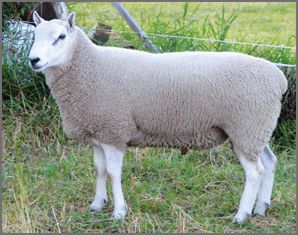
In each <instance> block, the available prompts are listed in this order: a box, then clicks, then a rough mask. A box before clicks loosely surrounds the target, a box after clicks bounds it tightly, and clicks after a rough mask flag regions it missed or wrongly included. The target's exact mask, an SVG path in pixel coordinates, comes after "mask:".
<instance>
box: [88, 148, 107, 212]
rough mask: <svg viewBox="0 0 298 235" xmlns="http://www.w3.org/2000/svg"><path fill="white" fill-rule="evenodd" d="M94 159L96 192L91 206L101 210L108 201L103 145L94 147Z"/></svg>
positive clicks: (93, 208)
mask: <svg viewBox="0 0 298 235" xmlns="http://www.w3.org/2000/svg"><path fill="white" fill-rule="evenodd" d="M93 159H94V167H95V172H96V194H95V199H94V201H93V202H92V204H91V206H90V211H92V212H94V211H99V210H101V209H102V208H103V207H104V205H105V203H106V202H107V187H106V181H107V167H106V159H105V154H104V151H103V149H102V147H101V146H99V145H98V146H94V147H93Z"/></svg>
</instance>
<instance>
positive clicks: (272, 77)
mask: <svg viewBox="0 0 298 235" xmlns="http://www.w3.org/2000/svg"><path fill="white" fill-rule="evenodd" d="M72 37H75V42H74V44H73V46H72V52H71V53H69V56H68V61H67V62H66V63H65V64H64V65H62V66H60V67H52V68H47V69H46V70H45V71H44V72H45V75H46V81H47V84H48V85H49V87H50V88H51V91H52V94H53V96H54V97H55V99H56V101H57V103H58V106H59V109H60V112H61V116H62V121H63V129H64V131H65V132H66V134H67V135H68V137H70V138H73V139H76V140H79V141H85V142H88V143H91V144H92V139H95V140H96V141H98V142H100V143H105V144H111V145H115V146H118V147H123V146H140V147H145V146H152V147H172V148H185V147H186V148H192V149H207V148H211V147H214V146H217V145H220V144H222V143H223V142H224V141H225V140H226V139H227V138H229V139H230V140H231V142H232V144H233V145H237V146H238V147H239V148H241V149H242V150H243V151H244V152H245V153H247V154H248V155H249V156H250V158H251V159H252V160H253V159H256V158H258V156H259V155H260V153H261V152H262V151H263V149H264V147H265V145H266V144H267V143H268V142H269V140H270V138H271V135H272V132H273V130H274V129H275V127H276V124H277V119H278V117H279V115H280V109H281V102H280V101H281V98H282V95H283V94H284V93H285V91H286V89H287V80H286V79H285V77H284V75H283V73H282V72H281V71H280V70H279V69H278V68H277V67H276V66H275V65H274V64H272V63H271V62H269V61H266V60H264V59H260V58H255V57H252V56H248V55H244V54H240V53H231V52H178V53H163V54H151V53H148V52H142V51H136V50H130V49H123V48H114V47H101V46H96V45H94V44H93V43H92V42H91V41H90V40H89V39H88V38H87V36H86V35H85V33H84V32H83V31H82V30H81V29H79V28H78V27H75V30H74V32H73V33H72Z"/></svg>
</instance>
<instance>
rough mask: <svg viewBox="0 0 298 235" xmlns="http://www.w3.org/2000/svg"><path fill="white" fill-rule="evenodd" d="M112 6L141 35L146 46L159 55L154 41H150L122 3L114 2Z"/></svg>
mask: <svg viewBox="0 0 298 235" xmlns="http://www.w3.org/2000/svg"><path fill="white" fill-rule="evenodd" d="M112 5H113V6H114V7H115V9H116V10H117V11H118V12H119V13H120V15H121V16H122V17H123V18H124V19H125V21H126V23H127V24H128V25H129V26H130V27H131V28H132V29H133V30H134V31H135V32H136V33H137V34H138V35H139V37H140V39H141V40H142V41H143V43H144V44H145V46H146V47H147V48H148V49H149V50H150V51H151V52H154V53H158V52H159V50H158V49H157V48H156V47H155V46H154V44H153V43H152V41H150V40H149V38H148V36H147V35H146V34H145V32H144V31H143V30H142V28H141V27H140V26H139V25H138V23H137V22H136V21H135V20H134V19H133V17H132V16H131V15H130V13H129V12H128V11H127V10H126V9H125V8H124V7H123V5H122V4H121V3H120V2H112Z"/></svg>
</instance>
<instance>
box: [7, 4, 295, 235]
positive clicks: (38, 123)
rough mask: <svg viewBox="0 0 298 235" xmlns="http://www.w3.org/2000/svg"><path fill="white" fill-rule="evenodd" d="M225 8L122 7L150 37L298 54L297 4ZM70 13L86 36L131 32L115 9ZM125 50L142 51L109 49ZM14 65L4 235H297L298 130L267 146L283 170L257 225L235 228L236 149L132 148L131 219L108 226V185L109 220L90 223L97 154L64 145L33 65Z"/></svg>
mask: <svg viewBox="0 0 298 235" xmlns="http://www.w3.org/2000/svg"><path fill="white" fill-rule="evenodd" d="M222 6H223V4H222V3H200V4H199V3H189V4H188V5H186V4H184V3H175V4H174V3H171V4H168V3H125V7H127V9H128V10H130V11H131V12H132V14H133V16H135V18H136V20H137V21H138V22H139V23H140V24H141V25H142V27H143V28H144V29H145V31H146V32H151V33H162V34H177V35H185V36H193V37H199V36H204V37H209V36H210V37H215V38H220V37H223V39H228V40H243V41H248V42H259V43H273V44H276V45H277V44H284V45H288V46H294V45H295V41H296V33H295V9H294V8H295V3H229V4H225V5H224V6H225V13H224V14H222V13H223V7H222ZM197 7H198V9H196V8H197ZM70 8H71V9H72V10H75V11H76V12H77V18H78V24H79V25H81V26H85V27H87V28H90V27H92V26H93V24H95V22H96V21H97V20H98V21H101V22H103V23H107V24H111V25H112V26H113V29H120V30H123V29H125V30H126V31H127V30H129V29H128V28H127V27H126V25H125V24H124V23H123V21H122V20H121V18H119V16H118V14H117V13H116V12H115V10H113V8H112V7H111V6H110V4H108V3H103V4H101V3H79V4H70ZM234 15H235V16H236V18H235V20H234V21H233V16H234ZM183 16H184V18H183ZM207 16H208V18H207V19H206V17H207ZM192 20H194V21H192ZM204 22H205V24H204ZM216 22H217V23H216ZM204 27H205V32H204V33H203V32H202V30H203V29H204ZM226 27H229V28H228V29H227V28H226ZM221 29H223V30H221ZM152 40H153V39H152ZM153 41H154V43H155V44H156V45H158V46H159V48H160V49H162V50H163V51H179V50H204V49H210V50H224V49H229V50H234V49H237V50H240V51H243V52H245V53H248V52H251V53H252V54H253V53H257V52H258V53H261V55H262V56H264V57H266V58H268V59H270V60H272V61H276V62H284V63H295V62H296V52H292V51H286V52H282V51H278V50H273V51H272V50H261V51H249V50H250V49H249V48H246V47H239V48H225V47H224V45H221V44H215V45H209V44H196V43H193V42H189V41H187V40H181V41H177V40H164V39H160V38H159V39H158V38H154V40H153ZM124 42H125V43H127V42H129V43H133V44H135V45H137V47H138V49H144V48H143V46H142V44H141V43H140V42H139V40H138V39H137V38H136V36H135V35H131V34H123V35H122V37H120V38H119V37H118V40H111V42H109V43H110V44H113V45H115V46H121V45H122V43H124ZM25 54H26V53H25ZM17 58H18V57H16V58H15V59H14V60H8V57H5V56H4V58H3V59H4V60H3V61H4V64H3V65H2V68H3V74H4V75H3V79H4V80H3V83H2V85H3V88H4V89H3V98H4V102H3V104H2V108H3V129H4V131H3V158H2V170H3V171H2V185H3V188H2V228H3V231H4V232H40V233H41V232H81V233H83V232H255V233H257V232H262V233H265V232H268V233H269V232H270V233H271V232H279V233H290V232H291V233H294V232H295V231H296V220H295V216H296V201H295V198H296V124H295V121H287V122H285V121H283V122H281V123H279V125H278V127H277V129H276V131H275V133H274V136H273V138H272V141H271V142H270V145H271V147H272V149H273V150H274V152H275V153H276V155H277V157H278V160H279V161H278V166H277V171H276V180H275V185H274V190H273V195H272V207H271V208H270V209H269V211H268V214H267V216H266V217H265V218H260V217H253V218H251V219H250V220H249V221H248V222H247V223H245V224H243V225H236V224H232V222H231V221H232V217H233V215H234V214H235V212H236V210H237V207H238V205H239V201H240V197H241V194H242V191H243V186H244V172H243V169H242V168H241V166H240V164H239V162H238V160H237V158H236V157H235V156H234V154H233V153H232V151H231V150H230V144H229V142H226V143H225V144H224V145H223V146H222V147H220V148H218V149H216V150H215V149H214V150H212V151H202V152H199V151H190V152H189V153H188V154H187V155H186V156H181V155H180V153H179V151H177V150H172V149H154V148H146V149H139V148H130V149H129V151H128V152H127V154H126V156H125V160H124V171H123V191H124V194H125V197H126V201H127V204H128V207H129V211H128V216H127V218H126V219H125V220H124V221H114V220H112V219H110V217H111V214H112V211H113V206H112V195H111V190H110V185H108V186H109V191H108V197H109V204H108V205H107V207H106V208H104V210H103V211H102V212H98V213H95V214H91V213H90V212H89V211H88V209H89V205H90V203H91V201H92V200H93V197H94V195H95V173H94V171H93V160H92V149H91V147H89V146H85V145H83V144H80V143H76V142H73V141H71V140H68V139H67V137H66V136H65V134H64V133H63V131H62V127H61V120H60V115H59V110H58V107H57V105H56V104H55V102H54V100H53V98H52V97H51V96H48V90H47V88H46V87H45V86H44V78H43V77H42V76H40V74H39V75H35V74H34V73H33V72H32V71H31V70H30V69H29V68H28V67H27V61H26V60H24V61H21V62H17ZM28 78H29V79H30V78H32V79H31V80H28Z"/></svg>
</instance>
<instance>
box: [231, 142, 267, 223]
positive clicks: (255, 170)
mask: <svg viewBox="0 0 298 235" xmlns="http://www.w3.org/2000/svg"><path fill="white" fill-rule="evenodd" d="M234 152H235V154H236V155H237V157H238V158H239V160H240V163H241V165H242V167H243V168H244V170H245V187H244V191H243V194H242V197H241V201H240V206H239V209H238V212H237V214H236V215H235V217H234V222H236V223H243V222H245V221H246V220H247V219H248V218H249V217H250V216H251V213H252V209H253V206H254V203H255V201H256V198H257V194H258V191H259V188H260V185H261V181H262V177H263V174H264V166H263V164H262V162H261V159H260V158H258V159H257V160H255V161H252V160H250V159H249V156H247V155H246V154H245V153H243V152H242V151H241V149H239V148H237V147H234Z"/></svg>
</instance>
